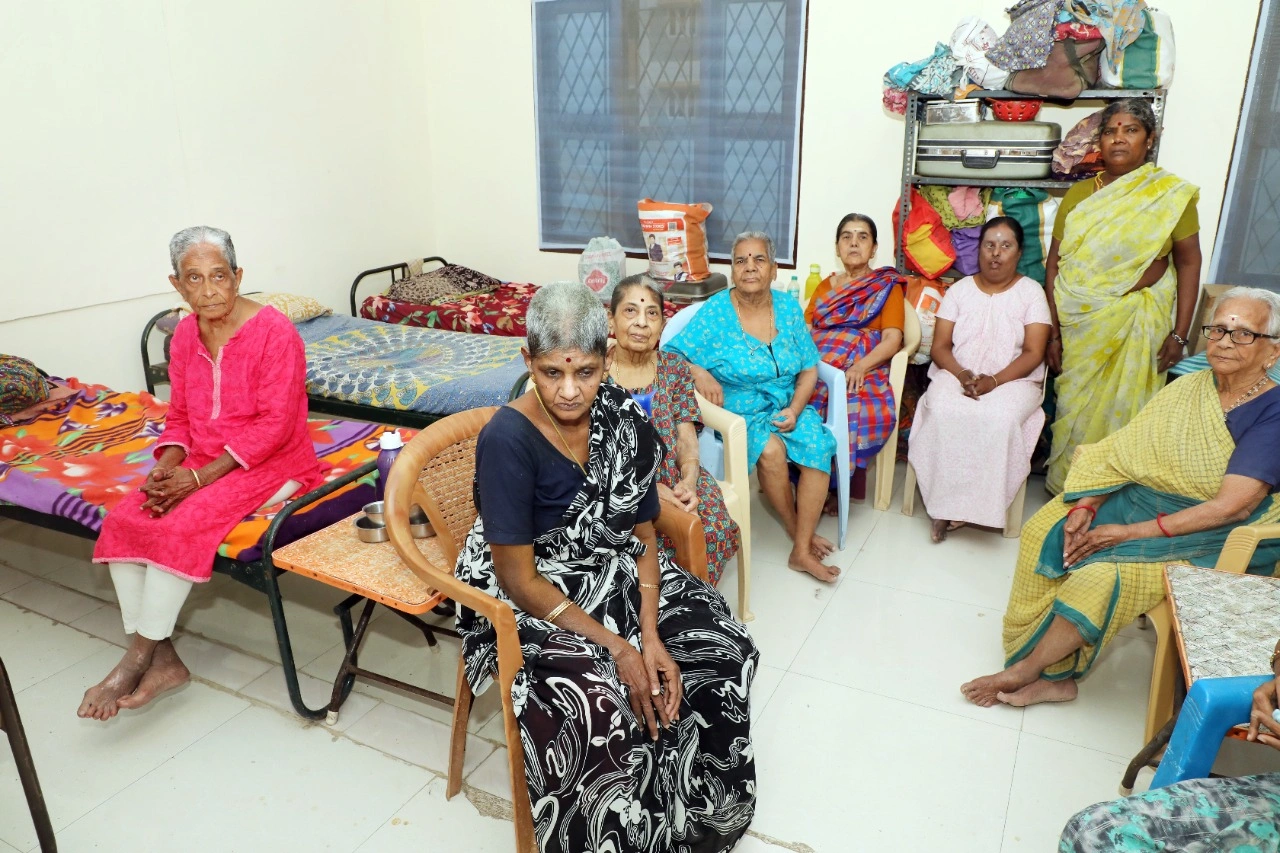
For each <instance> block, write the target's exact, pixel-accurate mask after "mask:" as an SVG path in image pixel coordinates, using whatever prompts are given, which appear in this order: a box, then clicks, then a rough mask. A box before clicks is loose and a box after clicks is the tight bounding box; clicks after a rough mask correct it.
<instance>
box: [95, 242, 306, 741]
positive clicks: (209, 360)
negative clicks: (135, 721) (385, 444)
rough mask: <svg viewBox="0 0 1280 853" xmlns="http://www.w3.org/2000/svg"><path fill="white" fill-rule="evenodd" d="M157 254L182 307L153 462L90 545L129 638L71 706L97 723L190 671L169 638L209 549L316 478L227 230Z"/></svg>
mask: <svg viewBox="0 0 1280 853" xmlns="http://www.w3.org/2000/svg"><path fill="white" fill-rule="evenodd" d="M169 255H170V259H171V260H172V262H173V271H174V275H172V276H170V277H169V281H170V282H171V283H172V284H173V286H174V287H175V288H176V289H177V291H178V292H179V293H180V294H182V297H183V298H184V299H185V300H186V301H187V304H188V305H190V306H191V309H192V311H193V313H192V314H191V315H190V316H188V317H186V318H185V319H184V320H182V322H180V323H179V324H178V327H177V329H176V330H175V331H174V334H173V342H172V346H171V348H170V350H171V351H170V359H169V379H170V383H171V384H170V389H171V393H170V401H169V413H168V415H167V416H166V418H165V427H164V433H163V434H162V435H161V436H160V440H159V441H158V442H157V444H156V451H155V452H156V464H155V467H154V468H153V469H152V470H151V473H150V474H149V475H148V476H147V479H146V481H145V482H143V484H142V486H141V487H140V488H139V490H138V491H137V492H135V493H134V494H133V495H132V496H131V497H126V498H125V499H124V500H122V501H121V502H120V503H119V504H118V505H117V506H116V507H115V508H114V509H113V510H112V511H111V513H110V514H109V515H108V516H107V517H106V519H105V520H104V521H103V524H102V534H101V535H100V537H99V538H98V542H97V545H96V547H95V548H94V551H93V561H94V562H95V563H107V564H108V565H109V567H110V571H111V581H112V583H113V584H114V586H115V588H116V596H117V597H118V598H119V600H120V615H121V617H122V618H123V621H124V630H125V633H127V634H130V635H132V641H131V643H130V645H129V648H128V650H127V651H126V652H125V653H124V657H123V658H121V660H120V662H119V663H118V664H116V666H115V668H114V669H112V670H111V672H110V673H109V674H108V675H107V677H106V678H104V679H103V680H102V681H101V682H100V683H98V684H96V685H95V686H93V687H91V688H89V690H88V691H86V692H85V695H84V701H83V702H82V703H81V705H80V710H79V715H80V716H81V717H90V718H93V719H96V720H107V719H110V718H111V717H114V716H115V715H116V713H117V711H118V710H119V709H120V708H138V707H141V706H142V705H145V704H147V703H148V702H149V701H151V700H152V699H154V698H155V697H156V696H157V695H159V694H160V693H163V692H164V691H166V690H169V689H171V688H174V687H178V686H179V685H181V684H183V683H184V682H186V681H187V680H188V678H189V677H190V674H189V673H188V672H187V668H186V667H185V666H184V665H183V663H182V661H181V660H179V658H178V655H177V652H176V651H175V650H174V648H173V643H172V642H171V641H170V640H169V636H170V635H171V634H172V633H173V628H174V624H175V623H176V622H177V618H178V611H179V610H180V609H181V607H182V604H183V602H184V601H186V598H187V593H189V592H190V591H191V585H192V584H193V583H204V582H206V581H208V580H209V577H210V575H211V574H212V573H213V558H214V556H215V554H216V553H217V550H218V546H219V545H220V544H222V541H223V539H225V538H226V536H227V534H228V533H230V532H231V530H232V528H234V527H235V526H236V525H237V524H238V523H239V522H240V521H241V520H242V519H243V518H244V517H245V516H246V515H248V514H249V513H251V512H253V511H254V510H255V509H257V508H258V507H261V506H264V505H267V504H271V503H275V502H278V501H280V500H283V499H285V498H287V497H289V496H290V495H292V494H293V493H295V492H296V491H297V490H298V489H310V488H312V487H314V486H316V485H317V484H318V483H319V482H320V480H321V479H322V475H323V468H322V466H321V463H320V462H319V460H317V459H316V454H315V449H314V446H313V445H312V443H311V439H310V437H309V435H308V432H307V397H306V388H305V382H306V365H305V360H304V351H303V345H302V339H301V338H300V337H299V336H298V333H297V331H296V330H295V329H294V328H293V324H292V323H290V322H289V320H288V319H287V318H286V317H285V316H284V315H283V314H281V313H280V312H279V311H277V310H276V309H274V308H271V307H266V306H262V305H259V304H258V303H256V302H253V301H251V300H249V299H246V298H244V297H243V296H240V295H239V289H240V280H241V277H242V276H243V275H244V271H243V270H241V269H240V268H239V267H237V266H236V254H235V247H234V246H233V245H232V243H231V236H230V235H229V234H227V233H226V232H225V231H220V230H218V229H216V228H208V227H196V228H188V229H186V230H184V231H179V232H178V233H177V234H175V235H174V237H173V240H172V241H171V242H170V243H169Z"/></svg>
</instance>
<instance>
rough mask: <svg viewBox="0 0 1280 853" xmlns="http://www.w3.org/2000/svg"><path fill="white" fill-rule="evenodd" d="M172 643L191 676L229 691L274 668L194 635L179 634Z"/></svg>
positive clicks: (262, 661)
mask: <svg viewBox="0 0 1280 853" xmlns="http://www.w3.org/2000/svg"><path fill="white" fill-rule="evenodd" d="M173 646H174V648H175V649H177V651H178V656H179V657H180V658H182V662H183V663H185V664H186V665H187V669H189V670H191V674H192V675H195V676H198V677H199V678H203V679H204V680H205V681H212V682H213V683H214V684H220V685H222V686H223V687H226V688H227V689H229V690H240V689H242V688H243V687H245V686H246V685H248V684H249V682H251V681H253V680H254V679H256V678H258V677H259V676H261V675H262V674H263V673H265V672H266V671H267V670H269V669H271V667H272V664H269V663H267V662H266V661H264V660H262V659H260V658H254V657H249V656H248V655H246V654H242V653H241V652H237V651H235V650H234V649H229V648H227V647H226V646H222V645H219V644H217V643H211V642H209V641H208V640H205V639H203V638H201V637H197V636H194V635H192V634H184V635H183V636H181V637H178V638H177V639H176V640H175V641H174V643H173ZM282 680H283V679H282Z"/></svg>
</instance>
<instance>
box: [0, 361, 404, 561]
mask: <svg viewBox="0 0 1280 853" xmlns="http://www.w3.org/2000/svg"><path fill="white" fill-rule="evenodd" d="M55 381H57V382H60V383H61V384H65V385H67V386H69V387H72V388H75V389H76V390H77V392H78V393H76V394H73V395H72V396H70V397H67V398H66V399H65V400H62V401H60V402H59V403H58V405H56V406H55V407H54V408H52V409H50V410H48V411H46V412H44V413H43V414H41V415H39V416H38V417H36V418H34V419H32V420H29V421H25V422H23V423H19V424H15V425H13V426H9V427H5V428H4V429H0V503H5V504H12V505H16V506H21V507H25V508H26V509H30V510H33V511H35V512H41V513H46V514H49V515H56V516H60V517H62V518H65V519H68V520H70V521H74V522H76V523H78V524H81V525H83V526H84V527H87V528H88V529H90V530H92V531H94V532H95V533H96V532H97V531H99V530H101V528H102V520H103V519H104V518H105V517H106V515H107V512H108V511H109V510H110V509H111V508H112V507H113V506H115V505H116V504H117V503H118V502H119V501H120V499H121V498H123V497H124V496H125V495H126V494H128V493H129V492H131V491H133V490H134V489H136V488H138V486H139V485H141V483H142V481H143V480H144V479H145V478H146V476H147V473H148V472H150V470H151V468H152V467H153V466H154V465H155V459H154V457H153V456H152V451H153V449H154V447H155V443H156V439H157V438H159V436H160V434H161V433H162V432H163V431H164V419H165V415H166V414H167V412H168V409H169V404H168V403H166V402H164V401H163V400H159V399H157V398H155V397H153V396H152V395H150V394H148V393H147V392H145V391H143V392H140V393H126V392H118V391H112V390H110V389H109V388H106V387H104V386H102V385H89V384H86V383H82V382H80V381H79V380H77V379H68V380H55ZM308 427H309V429H310V431H311V441H312V443H313V444H314V445H315V449H316V455H317V456H318V457H319V458H320V459H321V461H322V462H325V463H327V464H328V466H329V470H328V472H327V473H326V475H325V482H331V481H333V480H336V479H337V478H338V477H341V476H342V475H344V474H346V473H348V472H350V471H351V470H353V469H355V468H358V467H360V466H361V465H363V464H365V463H366V462H369V461H371V460H373V459H375V458H377V455H378V437H379V436H380V435H381V434H382V433H383V432H385V431H386V430H388V429H390V427H386V426H383V425H380V424H368V423H358V422H354V421H337V420H317V421H310V422H309V424H308ZM411 432H412V431H410V430H401V434H402V435H404V436H406V437H407V436H408V435H409V434H410V433H411ZM374 480H375V475H373V474H370V475H369V476H367V477H362V478H361V479H359V480H357V481H355V482H354V483H350V484H348V485H347V486H345V487H343V488H341V489H339V490H337V491H336V492H334V493H333V494H331V495H328V496H326V497H325V498H324V499H323V500H321V501H319V502H317V503H315V504H313V505H311V506H308V507H306V508H305V509H302V510H299V511H298V512H296V513H294V514H293V515H292V516H290V518H289V520H288V521H287V522H286V523H285V524H284V526H283V527H282V528H281V530H280V534H279V535H278V536H277V537H276V544H277V545H284V544H286V543H288V542H292V541H294V540H295V539H300V538H302V537H303V536H306V535H307V534H309V533H313V532H315V531H316V530H319V529H321V528H323V527H326V526H328V525H329V524H332V523H333V522H335V521H337V520H339V519H342V518H345V517H346V516H348V515H351V514H352V513H353V512H355V511H357V510H358V509H359V508H360V507H362V506H364V504H366V503H368V502H369V501H371V500H373V498H374ZM284 506H285V502H283V501H282V502H280V503H278V504H273V505H272V506H268V507H264V508H262V509H260V510H258V511H257V512H255V513H253V514H252V515H249V516H247V517H246V518H245V519H244V520H243V521H241V522H240V524H239V525H237V526H236V528H235V529H234V530H232V531H231V534H230V535H229V536H228V537H227V539H226V541H225V542H224V543H223V544H222V546H221V547H220V548H219V549H218V553H219V554H220V555H221V556H224V557H230V558H232V559H236V560H242V561H245V562H249V561H252V560H256V559H258V558H259V557H261V556H262V547H261V540H262V537H263V535H264V534H265V533H266V532H267V527H268V526H270V524H271V521H272V519H274V518H275V516H276V513H278V512H279V511H280V510H281V509H283V508H284Z"/></svg>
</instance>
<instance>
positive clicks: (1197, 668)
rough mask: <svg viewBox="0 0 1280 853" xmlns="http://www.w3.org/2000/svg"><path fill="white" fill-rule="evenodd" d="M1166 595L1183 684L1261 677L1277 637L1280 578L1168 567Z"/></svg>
mask: <svg viewBox="0 0 1280 853" xmlns="http://www.w3.org/2000/svg"><path fill="white" fill-rule="evenodd" d="M1165 575H1166V577H1167V578H1168V588H1169V597H1170V601H1171V603H1172V605H1173V616H1174V625H1175V626H1176V631H1177V633H1178V643H1179V645H1180V646H1181V647H1182V651H1183V671H1184V672H1185V673H1186V674H1187V675H1188V678H1189V680H1188V685H1190V684H1191V683H1194V682H1195V681H1196V680H1197V679H1200V678H1227V677H1230V676H1235V675H1265V674H1266V672H1267V660H1268V659H1269V658H1270V657H1271V650H1272V649H1274V648H1275V645H1276V640H1277V638H1280V579H1277V578H1271V577H1263V576H1261V575H1237V574H1231V573H1228V572H1219V571H1214V570H1213V569H1200V568H1196V567H1195V566H1169V567H1168V568H1166V569H1165Z"/></svg>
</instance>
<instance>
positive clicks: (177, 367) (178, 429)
mask: <svg viewBox="0 0 1280 853" xmlns="http://www.w3.org/2000/svg"><path fill="white" fill-rule="evenodd" d="M190 340H191V335H190V334H187V330H186V329H184V328H183V327H182V326H181V325H179V326H178V328H177V329H176V330H175V331H174V333H173V341H172V342H171V344H170V346H169V411H168V413H167V414H165V418H164V432H162V433H161V434H160V440H159V441H158V442H156V449H155V451H154V455H155V457H156V458H157V459H158V458H160V454H161V453H163V452H164V449H165V448H166V447H169V446H175V447H181V448H182V449H183V450H185V451H186V452H187V453H190V452H191V421H190V419H189V418H188V417H187V360H188V359H189V358H191V347H190V345H189V342H190Z"/></svg>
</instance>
